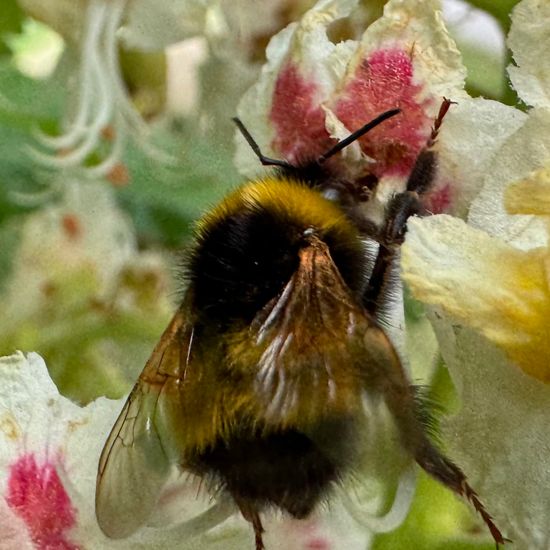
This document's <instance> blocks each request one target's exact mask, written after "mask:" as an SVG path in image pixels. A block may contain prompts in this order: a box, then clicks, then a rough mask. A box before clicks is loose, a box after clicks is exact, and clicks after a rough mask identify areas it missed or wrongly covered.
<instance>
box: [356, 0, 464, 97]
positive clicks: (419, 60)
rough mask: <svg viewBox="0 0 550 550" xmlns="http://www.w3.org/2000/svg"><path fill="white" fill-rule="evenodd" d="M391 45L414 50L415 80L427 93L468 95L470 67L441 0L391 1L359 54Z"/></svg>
mask: <svg viewBox="0 0 550 550" xmlns="http://www.w3.org/2000/svg"><path fill="white" fill-rule="evenodd" d="M391 46H394V47H395V46H396V47H399V48H400V49H404V50H409V51H410V52H411V56H412V59H413V65H414V71H415V80H416V81H417V82H418V83H420V84H421V85H422V86H423V87H424V88H425V90H426V92H427V93H429V94H430V95H432V96H434V97H438V98H442V97H444V96H445V97H450V98H451V99H458V98H459V97H465V96H466V94H465V92H463V88H464V80H465V78H466V68H465V67H464V65H463V64H462V56H461V55H460V52H459V51H458V49H457V47H456V44H455V43H454V41H453V39H452V38H451V36H450V35H449V33H448V31H447V29H446V27H445V23H444V22H443V16H442V13H441V2H440V1H439V0H424V1H423V2H409V1H407V0H390V1H389V2H388V3H387V4H386V5H385V7H384V15H383V17H381V18H380V19H379V20H378V21H375V22H374V23H373V24H372V25H370V26H369V27H368V29H367V30H366V32H365V34H364V35H363V38H362V40H361V46H360V50H359V52H360V53H359V55H360V57H363V58H364V57H365V54H368V53H369V52H372V51H374V50H378V49H381V48H383V47H391ZM419 99H423V98H419Z"/></svg>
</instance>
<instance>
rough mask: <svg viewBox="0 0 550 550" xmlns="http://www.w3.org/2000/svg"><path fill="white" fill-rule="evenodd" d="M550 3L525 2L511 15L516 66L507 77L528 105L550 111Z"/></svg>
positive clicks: (525, 0) (524, 0) (509, 43)
mask: <svg viewBox="0 0 550 550" xmlns="http://www.w3.org/2000/svg"><path fill="white" fill-rule="evenodd" d="M548 29H550V3H548V2H546V1H544V0H523V2H520V3H519V4H518V5H517V6H516V7H515V8H514V11H513V12H512V26H511V27H510V33H509V35H508V46H509V47H510V48H511V50H512V53H513V56H514V60H515V62H516V65H517V66H513V65H510V66H509V67H508V74H509V75H510V80H511V81H512V84H513V86H514V88H515V89H516V90H517V92H518V94H519V95H520V97H521V98H522V99H523V101H525V103H527V104H528V105H532V106H534V107H547V108H548V107H550V57H549V56H548V52H549V51H550V32H549V31H548Z"/></svg>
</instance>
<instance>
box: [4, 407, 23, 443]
mask: <svg viewBox="0 0 550 550" xmlns="http://www.w3.org/2000/svg"><path fill="white" fill-rule="evenodd" d="M0 430H2V432H4V434H5V436H6V437H7V438H8V439H11V440H12V441H15V440H17V439H19V438H20V437H21V428H20V427H19V424H18V423H17V420H15V418H14V416H13V415H12V414H11V413H10V412H6V413H4V414H3V415H2V416H0Z"/></svg>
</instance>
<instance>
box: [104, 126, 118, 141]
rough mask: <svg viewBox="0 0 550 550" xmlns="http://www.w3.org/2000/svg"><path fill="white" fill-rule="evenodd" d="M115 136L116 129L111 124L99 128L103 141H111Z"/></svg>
mask: <svg viewBox="0 0 550 550" xmlns="http://www.w3.org/2000/svg"><path fill="white" fill-rule="evenodd" d="M115 136H116V131H115V129H114V127H113V126H111V125H108V126H104V127H103V129H102V130H101V137H102V138H103V139H104V140H105V141H113V140H114V139H115Z"/></svg>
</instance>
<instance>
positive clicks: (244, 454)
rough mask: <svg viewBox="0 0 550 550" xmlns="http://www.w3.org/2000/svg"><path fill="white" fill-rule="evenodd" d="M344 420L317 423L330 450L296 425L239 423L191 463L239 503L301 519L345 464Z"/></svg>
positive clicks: (347, 427) (323, 493) (327, 488)
mask: <svg viewBox="0 0 550 550" xmlns="http://www.w3.org/2000/svg"><path fill="white" fill-rule="evenodd" d="M348 424H349V420H348V419H344V418H341V419H339V420H337V421H333V422H329V423H326V424H324V425H322V426H321V431H322V432H323V433H324V438H328V439H330V440H331V441H333V442H334V443H333V444H332V445H331V451H332V452H331V453H330V454H328V453H327V452H326V447H325V446H323V445H319V443H318V442H317V441H316V440H315V436H312V435H311V434H310V433H308V434H306V433H304V432H302V431H300V430H298V429H292V428H290V429H285V430H279V431H271V432H265V431H264V430H262V429H261V428H258V427H257V428H255V429H250V430H247V429H245V428H243V427H242V426H241V428H240V429H239V430H237V431H236V432H235V433H234V434H233V435H232V436H231V437H229V438H228V439H222V438H220V439H218V440H217V441H216V442H215V443H214V444H213V445H212V446H211V447H209V448H208V449H205V450H204V451H203V452H202V453H201V454H200V455H198V456H197V457H196V458H195V461H194V464H193V468H194V469H195V470H196V471H197V473H199V474H200V475H207V476H210V477H211V478H212V477H213V478H214V480H215V482H216V483H218V484H220V485H221V486H222V487H223V488H224V489H226V490H227V491H228V492H229V493H230V494H231V495H232V496H233V498H235V500H236V501H237V502H239V503H248V504H250V505H252V506H254V507H256V506H257V507H260V508H264V507H266V506H268V507H269V506H275V507H278V508H280V509H282V510H286V511H287V512H288V513H289V514H291V515H292V516H293V517H295V518H304V517H307V516H308V515H309V514H310V513H311V512H312V511H313V509H314V508H315V506H316V505H317V504H318V503H319V501H320V500H321V499H322V498H323V497H324V496H326V493H327V491H328V490H329V488H330V486H331V484H332V483H335V482H338V480H340V479H341V477H342V475H343V473H344V471H345V470H346V468H347V462H348V459H349V458H350V457H351V453H350V452H349V450H348V449H347V448H345V445H346V439H347V438H346V437H343V435H342V434H343V433H345V432H346V430H348V429H349V426H348ZM325 432H326V433H325ZM338 446H340V447H342V448H341V449H337V447H338ZM336 451H339V452H336Z"/></svg>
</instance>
